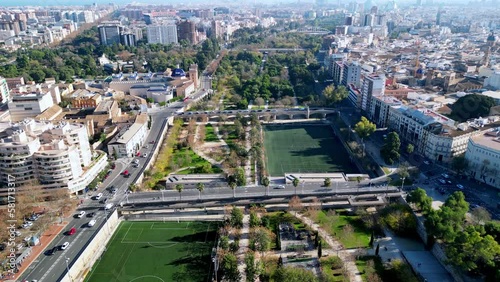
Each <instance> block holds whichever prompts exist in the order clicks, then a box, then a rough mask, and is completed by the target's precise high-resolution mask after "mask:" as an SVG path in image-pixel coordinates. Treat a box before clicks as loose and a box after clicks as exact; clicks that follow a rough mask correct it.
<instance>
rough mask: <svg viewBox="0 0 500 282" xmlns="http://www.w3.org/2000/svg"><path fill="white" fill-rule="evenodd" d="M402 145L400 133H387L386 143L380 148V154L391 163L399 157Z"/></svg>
mask: <svg viewBox="0 0 500 282" xmlns="http://www.w3.org/2000/svg"><path fill="white" fill-rule="evenodd" d="M400 147H401V140H399V135H398V134H397V133H396V132H394V131H393V132H391V133H389V134H387V137H386V138H385V142H384V145H383V146H382V149H380V155H381V156H382V158H383V159H384V161H385V162H386V163H387V164H390V165H391V164H393V163H394V162H396V161H397V160H398V159H399V157H400V154H399V149H400Z"/></svg>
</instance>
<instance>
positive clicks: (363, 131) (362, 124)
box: [354, 116, 377, 140]
mask: <svg viewBox="0 0 500 282" xmlns="http://www.w3.org/2000/svg"><path fill="white" fill-rule="evenodd" d="M376 129H377V126H376V125H375V124H374V123H373V122H371V121H370V120H368V119H367V118H366V117H364V116H363V117H361V120H360V121H359V122H358V123H356V125H355V126H354V131H355V132H356V133H357V134H358V136H359V138H361V140H363V139H365V138H368V137H369V136H370V135H372V133H373V132H375V130H376Z"/></svg>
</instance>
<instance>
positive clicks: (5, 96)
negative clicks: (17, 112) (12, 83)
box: [0, 76, 10, 104]
mask: <svg viewBox="0 0 500 282" xmlns="http://www.w3.org/2000/svg"><path fill="white" fill-rule="evenodd" d="M9 100H10V91H9V86H8V84H7V80H6V79H5V78H3V77H1V76H0V104H7V103H8V102H9Z"/></svg>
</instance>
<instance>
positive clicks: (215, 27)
mask: <svg viewBox="0 0 500 282" xmlns="http://www.w3.org/2000/svg"><path fill="white" fill-rule="evenodd" d="M223 36H224V30H223V29H222V23H221V21H216V20H215V21H212V37H215V38H217V39H219V38H222V37H223Z"/></svg>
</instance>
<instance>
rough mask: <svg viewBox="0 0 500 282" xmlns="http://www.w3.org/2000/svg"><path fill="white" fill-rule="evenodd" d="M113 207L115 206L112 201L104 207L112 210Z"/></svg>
mask: <svg viewBox="0 0 500 282" xmlns="http://www.w3.org/2000/svg"><path fill="white" fill-rule="evenodd" d="M112 208H113V204H112V203H109V204H107V205H106V206H105V207H104V209H105V210H110V209H112Z"/></svg>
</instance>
